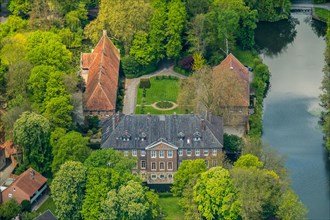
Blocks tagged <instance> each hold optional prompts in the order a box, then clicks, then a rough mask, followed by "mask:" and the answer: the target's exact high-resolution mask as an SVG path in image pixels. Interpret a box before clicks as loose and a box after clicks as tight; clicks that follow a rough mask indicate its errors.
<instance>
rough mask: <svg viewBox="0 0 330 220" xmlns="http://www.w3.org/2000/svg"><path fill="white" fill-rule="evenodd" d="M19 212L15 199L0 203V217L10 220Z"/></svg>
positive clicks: (19, 208)
mask: <svg viewBox="0 0 330 220" xmlns="http://www.w3.org/2000/svg"><path fill="white" fill-rule="evenodd" d="M20 213H21V206H20V205H19V204H18V203H17V202H16V200H15V199H10V200H8V201H7V202H5V203H2V204H0V219H3V220H11V219H14V218H15V217H16V216H17V215H18V214H20Z"/></svg>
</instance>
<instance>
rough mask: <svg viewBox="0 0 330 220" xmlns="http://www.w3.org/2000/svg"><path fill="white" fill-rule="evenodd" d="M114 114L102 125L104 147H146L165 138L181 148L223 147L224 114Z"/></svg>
mask: <svg viewBox="0 0 330 220" xmlns="http://www.w3.org/2000/svg"><path fill="white" fill-rule="evenodd" d="M207 118H208V119H207V120H206V117H203V116H200V115H193V114H187V115H125V116H118V115H113V116H111V117H110V118H109V119H107V120H106V121H105V122H104V123H103V126H102V142H101V148H115V149H144V148H145V147H147V146H149V145H151V144H153V143H155V142H157V141H159V140H160V139H164V140H166V141H167V142H169V143H171V144H173V145H175V146H177V147H178V148H222V147H223V124H222V118H220V117H217V116H213V115H208V117H207Z"/></svg>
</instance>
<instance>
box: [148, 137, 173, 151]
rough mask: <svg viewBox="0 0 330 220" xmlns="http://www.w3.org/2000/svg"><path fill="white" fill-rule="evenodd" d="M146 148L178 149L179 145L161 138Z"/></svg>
mask: <svg viewBox="0 0 330 220" xmlns="http://www.w3.org/2000/svg"><path fill="white" fill-rule="evenodd" d="M145 149H146V150H177V149H178V147H176V146H174V145H173V144H170V143H168V142H165V140H163V139H160V140H159V141H158V142H156V143H153V144H151V145H149V146H147V147H146V148H145Z"/></svg>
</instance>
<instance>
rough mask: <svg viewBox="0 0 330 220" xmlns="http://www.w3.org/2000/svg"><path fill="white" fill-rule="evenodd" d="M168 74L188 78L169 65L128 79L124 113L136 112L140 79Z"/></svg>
mask: <svg viewBox="0 0 330 220" xmlns="http://www.w3.org/2000/svg"><path fill="white" fill-rule="evenodd" d="M168 75H171V76H175V77H178V78H181V79H182V78H186V76H184V75H181V74H179V73H176V72H174V70H173V66H169V67H165V68H162V69H160V70H158V71H156V72H153V73H151V74H148V75H143V76H141V77H139V78H134V79H126V83H125V97H124V108H123V113H124V114H125V115H130V114H134V112H135V106H136V97H137V90H138V86H139V84H140V79H147V78H150V77H153V76H168Z"/></svg>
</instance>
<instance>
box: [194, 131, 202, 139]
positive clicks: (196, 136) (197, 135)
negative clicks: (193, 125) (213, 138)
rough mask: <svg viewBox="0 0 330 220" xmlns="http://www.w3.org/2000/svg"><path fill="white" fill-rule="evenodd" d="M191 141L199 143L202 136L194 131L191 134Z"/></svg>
mask: <svg viewBox="0 0 330 220" xmlns="http://www.w3.org/2000/svg"><path fill="white" fill-rule="evenodd" d="M193 139H194V141H200V140H201V139H202V134H201V133H200V132H198V131H196V132H195V133H194V134H193Z"/></svg>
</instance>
